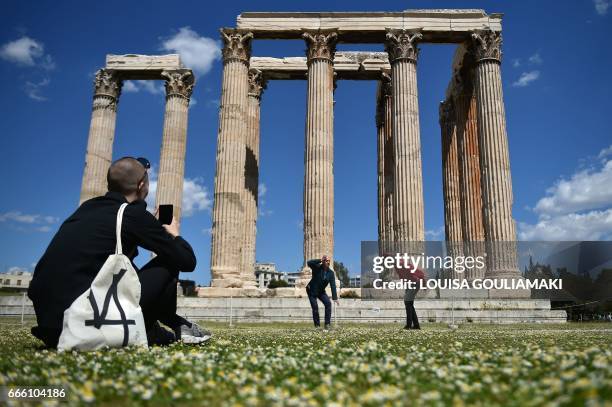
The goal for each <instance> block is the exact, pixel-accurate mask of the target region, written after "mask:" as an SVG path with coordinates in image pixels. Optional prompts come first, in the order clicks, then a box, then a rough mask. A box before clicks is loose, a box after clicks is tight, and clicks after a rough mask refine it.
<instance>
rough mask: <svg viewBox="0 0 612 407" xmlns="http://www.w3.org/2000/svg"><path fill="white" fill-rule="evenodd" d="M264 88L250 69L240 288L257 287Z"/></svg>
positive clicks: (262, 80)
mask: <svg viewBox="0 0 612 407" xmlns="http://www.w3.org/2000/svg"><path fill="white" fill-rule="evenodd" d="M265 87H266V82H265V79H264V77H263V74H262V72H261V71H260V70H258V69H250V70H249V95H248V101H247V133H246V143H245V147H246V149H245V166H244V178H245V187H244V190H243V194H244V198H243V201H244V203H245V216H244V218H245V222H244V243H243V245H242V265H241V269H240V270H241V279H242V282H243V287H248V288H257V283H256V280H255V242H256V237H257V213H258V212H257V211H258V200H257V198H258V186H259V116H260V103H261V95H262V93H263V90H264V89H265Z"/></svg>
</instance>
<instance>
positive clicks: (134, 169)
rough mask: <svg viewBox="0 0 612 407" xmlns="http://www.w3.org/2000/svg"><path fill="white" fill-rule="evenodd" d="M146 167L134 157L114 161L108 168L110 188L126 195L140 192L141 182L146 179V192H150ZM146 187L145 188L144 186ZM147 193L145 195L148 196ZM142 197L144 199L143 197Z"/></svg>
mask: <svg viewBox="0 0 612 407" xmlns="http://www.w3.org/2000/svg"><path fill="white" fill-rule="evenodd" d="M146 173H147V170H146V169H145V167H144V166H143V165H142V164H141V163H140V162H138V161H137V160H136V159H135V158H132V157H123V158H120V159H118V160H117V161H115V162H113V163H112V164H111V166H110V168H109V169H108V174H107V175H106V181H107V182H108V190H109V191H111V192H119V193H120V194H123V195H125V196H127V195H131V194H134V193H137V192H138V187H139V185H138V184H139V183H140V182H142V181H144V182H145V186H146V193H148V192H149V180H148V177H147V175H146ZM143 189H145V188H143ZM146 193H145V197H146ZM141 199H144V197H142V198H141Z"/></svg>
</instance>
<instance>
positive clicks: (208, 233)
mask: <svg viewBox="0 0 612 407" xmlns="http://www.w3.org/2000/svg"><path fill="white" fill-rule="evenodd" d="M202 233H204V234H205V235H210V236H212V228H204V229H202Z"/></svg>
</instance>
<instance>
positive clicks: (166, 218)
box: [157, 205, 174, 225]
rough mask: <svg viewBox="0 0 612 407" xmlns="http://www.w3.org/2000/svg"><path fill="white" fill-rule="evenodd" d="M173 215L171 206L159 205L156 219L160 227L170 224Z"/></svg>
mask: <svg viewBox="0 0 612 407" xmlns="http://www.w3.org/2000/svg"><path fill="white" fill-rule="evenodd" d="M173 213H174V207H173V205H159V208H158V212H157V214H158V215H159V217H158V219H159V222H160V223H161V224H162V225H169V224H171V223H172V216H173Z"/></svg>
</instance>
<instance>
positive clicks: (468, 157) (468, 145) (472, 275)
mask: <svg viewBox="0 0 612 407" xmlns="http://www.w3.org/2000/svg"><path fill="white" fill-rule="evenodd" d="M453 96H454V101H455V106H456V115H457V117H456V122H457V145H458V149H459V180H460V181H459V185H460V195H461V228H462V234H463V241H464V244H463V251H464V255H465V256H471V257H476V256H484V254H485V253H484V251H485V247H484V240H485V233H484V224H483V219H482V189H481V185H480V157H479V151H478V120H477V117H476V116H477V113H476V110H477V107H476V97H475V95H474V88H473V84H472V78H471V74H470V72H469V71H468V72H467V73H463V74H461V75H460V76H459V77H458V78H457V82H456V86H455V92H454V94H453ZM465 275H466V278H467V279H468V280H473V279H476V278H484V275H485V269H484V268H483V269H477V268H473V269H468V270H466V272H465Z"/></svg>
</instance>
